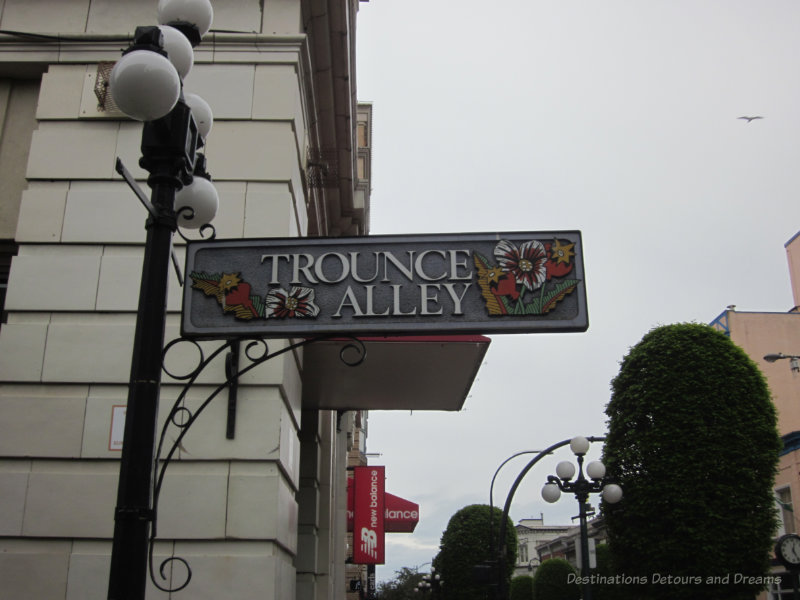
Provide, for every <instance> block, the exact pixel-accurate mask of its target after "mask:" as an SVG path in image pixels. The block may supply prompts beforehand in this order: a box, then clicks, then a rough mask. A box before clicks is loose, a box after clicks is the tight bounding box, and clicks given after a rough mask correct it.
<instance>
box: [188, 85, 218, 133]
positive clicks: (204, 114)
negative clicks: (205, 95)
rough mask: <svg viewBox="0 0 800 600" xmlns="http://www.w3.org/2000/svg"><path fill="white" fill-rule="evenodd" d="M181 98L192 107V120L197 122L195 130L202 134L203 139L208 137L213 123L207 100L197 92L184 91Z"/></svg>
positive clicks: (212, 115)
mask: <svg viewBox="0 0 800 600" xmlns="http://www.w3.org/2000/svg"><path fill="white" fill-rule="evenodd" d="M183 100H184V101H185V102H186V104H188V105H189V108H191V109H192V116H193V117H194V122H195V123H197V131H198V132H199V133H200V135H201V136H203V139H206V138H208V134H209V133H211V127H212V126H213V125H214V114H213V113H212V112H211V107H210V106H209V105H208V102H206V101H205V100H203V99H202V98H201V97H200V96H198V95H197V94H190V93H186V92H184V94H183Z"/></svg>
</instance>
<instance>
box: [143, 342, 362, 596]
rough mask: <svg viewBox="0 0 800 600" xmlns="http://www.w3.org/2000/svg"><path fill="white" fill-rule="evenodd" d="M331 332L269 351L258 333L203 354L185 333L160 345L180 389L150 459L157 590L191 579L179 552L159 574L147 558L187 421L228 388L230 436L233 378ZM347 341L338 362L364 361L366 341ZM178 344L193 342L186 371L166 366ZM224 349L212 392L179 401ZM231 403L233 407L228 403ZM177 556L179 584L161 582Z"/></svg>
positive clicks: (228, 433) (167, 589)
mask: <svg viewBox="0 0 800 600" xmlns="http://www.w3.org/2000/svg"><path fill="white" fill-rule="evenodd" d="M332 337H341V336H320V337H314V338H307V339H304V340H301V341H299V342H296V343H293V344H289V345H287V346H285V347H283V348H281V349H279V350H275V351H273V352H270V351H269V346H268V345H267V342H266V341H265V340H263V339H247V338H245V339H241V338H232V339H228V340H225V341H224V343H223V344H222V345H221V346H219V347H218V348H217V349H215V350H214V351H213V352H211V353H210V354H209V355H208V356H206V355H205V352H204V351H203V348H202V346H201V345H200V343H199V342H197V341H195V340H192V339H188V338H177V339H175V340H172V341H171V342H169V343H168V344H167V345H166V346H165V347H164V351H163V353H162V369H163V371H164V372H165V373H166V374H167V375H169V376H170V377H172V378H173V379H175V380H178V381H183V382H185V383H184V384H183V387H182V389H181V392H180V393H179V394H178V398H177V399H176V400H175V402H174V403H173V405H172V408H171V409H170V412H169V414H168V415H167V419H166V422H165V423H164V426H163V427H162V429H161V435H160V438H159V440H158V447H157V450H156V455H155V464H156V466H157V469H158V470H157V475H156V477H155V480H154V482H153V509H152V514H151V521H152V523H151V528H150V549H149V571H150V580H151V581H152V582H153V585H155V586H156V587H157V588H158V589H159V590H161V591H163V592H178V591H180V590H182V589H184V588H185V587H186V586H187V585H189V582H190V581H191V579H192V569H191V567H190V566H189V563H188V561H186V560H185V559H183V558H181V557H179V556H174V555H173V556H170V557H168V558H166V559H165V560H163V561H162V562H161V564H160V565H159V568H158V575H159V576H160V580H159V579H158V578H157V577H156V569H155V565H154V558H153V547H154V542H155V540H156V538H157V536H158V501H159V497H160V495H161V488H162V485H163V483H164V476H165V475H166V472H167V468H168V467H169V465H170V464H171V462H172V460H173V459H174V457H175V454H176V452H177V451H178V450H179V449H181V448H182V443H183V439H184V437H186V434H187V433H188V431H189V429H190V428H191V426H192V425H193V424H194V423H195V422H196V421H197V419H198V417H199V416H200V415H201V414H202V413H203V411H204V410H205V409H206V408H207V407H208V406H209V405H210V404H211V402H212V401H213V400H214V399H215V398H216V397H217V396H219V395H220V393H221V392H222V391H223V390H226V389H227V390H228V393H229V397H228V426H227V430H226V437H228V439H232V436H233V422H232V416H231V412H232V413H233V418H235V413H236V402H235V395H236V391H237V389H238V381H239V378H240V377H241V376H242V375H245V374H246V373H248V372H249V371H251V370H253V369H255V368H256V367H258V366H259V365H261V364H263V363H265V362H267V361H268V360H271V359H273V358H276V357H278V356H281V355H283V354H286V353H287V352H293V351H294V350H297V349H299V348H301V347H303V346H307V345H308V344H312V343H314V342H318V341H321V340H326V339H331V338H332ZM349 339H350V340H351V341H350V342H348V343H347V344H345V345H344V346H343V347H342V349H341V351H340V354H339V358H340V359H341V360H342V362H343V363H345V364H346V365H348V366H350V367H356V366H358V365H360V364H361V363H363V362H364V360H365V358H366V346H365V345H364V343H363V342H362V341H361V340H359V339H358V338H349ZM180 344H190V345H192V346H194V348H195V349H196V351H197V353H198V354H199V360H198V363H197V366H196V367H195V368H194V369H192V370H191V371H190V372H188V373H183V374H181V373H173V372H171V371H170V370H168V369H167V366H166V359H167V355H168V354H169V352H170V351H171V350H173V349H174V348H175V347H176V346H178V345H180ZM243 344H244V354H245V357H246V358H247V360H248V361H249V364H247V365H246V366H244V367H241V366H240V364H239V354H240V350H241V349H242V345H243ZM223 353H225V381H223V382H222V383H220V384H219V385H217V386H216V387H215V388H214V389H213V390H212V392H211V393H210V394H209V395H208V396H207V397H206V398H205V400H203V402H202V403H201V404H200V406H199V407H197V408H196V409H195V410H194V411H192V410H190V409H189V408H187V407H186V406H185V401H186V396H187V394H188V393H189V390H190V389H192V387H193V386H194V384H195V383H196V382H197V379H198V377H200V375H201V373H203V371H204V370H205V369H206V367H208V365H210V364H211V362H212V361H214V359H216V358H217V357H218V356H220V355H221V354H223ZM231 393H232V394H233V396H234V401H233V405H231V397H230V395H231ZM232 406H233V408H232ZM172 427H174V428H176V429H177V431H178V435H177V436H176V437H175V439H174V440H172V441H171V442H170V441H168V440H167V434H168V432H169V430H170V428H172ZM173 562H178V563H180V564H182V565H183V566H184V568H185V569H186V574H185V575H184V579H183V581H182V582H180V584H178V585H173V586H169V585H166V584H162V582H165V581H167V580H168V579H169V576H168V573H167V569H168V567H169V565H170V563H173Z"/></svg>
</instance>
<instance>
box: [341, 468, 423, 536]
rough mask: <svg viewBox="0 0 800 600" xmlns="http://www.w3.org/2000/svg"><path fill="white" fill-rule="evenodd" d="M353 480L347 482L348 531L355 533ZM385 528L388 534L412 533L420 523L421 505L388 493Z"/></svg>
mask: <svg viewBox="0 0 800 600" xmlns="http://www.w3.org/2000/svg"><path fill="white" fill-rule="evenodd" d="M351 482H352V479H348V480H347V531H353V488H352V486H351V485H350V484H351ZM384 506H385V514H384V521H383V527H384V531H386V533H412V532H413V531H414V528H415V527H416V526H417V523H419V504H417V503H415V502H411V501H410V500H406V499H405V498H400V497H399V496H395V495H394V494H390V493H388V492H386V493H385V494H384Z"/></svg>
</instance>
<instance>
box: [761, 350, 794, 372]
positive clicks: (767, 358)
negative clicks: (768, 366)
mask: <svg viewBox="0 0 800 600" xmlns="http://www.w3.org/2000/svg"><path fill="white" fill-rule="evenodd" d="M784 358H788V359H789V366H790V367H791V368H792V371H794V372H795V373H800V356H798V355H796V354H784V353H783V352H778V353H777V354H767V355H766V356H765V357H764V360H765V361H767V362H768V363H774V362H775V361H778V360H781V359H784Z"/></svg>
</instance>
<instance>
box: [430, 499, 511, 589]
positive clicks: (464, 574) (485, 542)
mask: <svg viewBox="0 0 800 600" xmlns="http://www.w3.org/2000/svg"><path fill="white" fill-rule="evenodd" d="M492 511H493V515H494V516H493V522H494V525H493V526H492V525H490V520H489V515H490V514H491V513H490V512H489V506H488V505H487V504H472V505H470V506H465V507H464V508H462V509H461V510H459V511H458V512H456V513H455V514H454V515H453V516H452V517H450V521H449V522H448V523H447V528H446V529H445V530H444V533H443V534H442V540H441V544H440V550H439V554H437V555H436V558H435V559H434V561H433V565H434V567H436V571H437V572H438V573H439V574H440V575H441V576H442V580H443V581H444V584H443V585H442V588H441V597H442V598H443V599H444V600H484V599H485V598H486V594H487V585H486V584H485V583H480V582H477V581H476V580H475V574H474V567H475V566H476V565H479V564H481V563H485V562H487V561H490V560H493V559H494V558H495V556H494V548H495V544H496V539H497V538H496V536H497V535H498V533H499V529H500V520H501V519H502V517H503V511H501V510H500V509H499V508H497V507H493V508H492ZM506 519H507V520H506V565H505V567H506V568H505V573H504V574H503V576H504V577H505V585H506V589H508V587H507V586H508V584H509V582H510V581H511V573H512V572H513V571H514V563H515V562H516V559H517V532H516V530H515V529H514V524H513V523H512V522H511V519H510V518H508V517H506ZM492 534H494V536H495V537H494V538H493V537H492Z"/></svg>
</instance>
